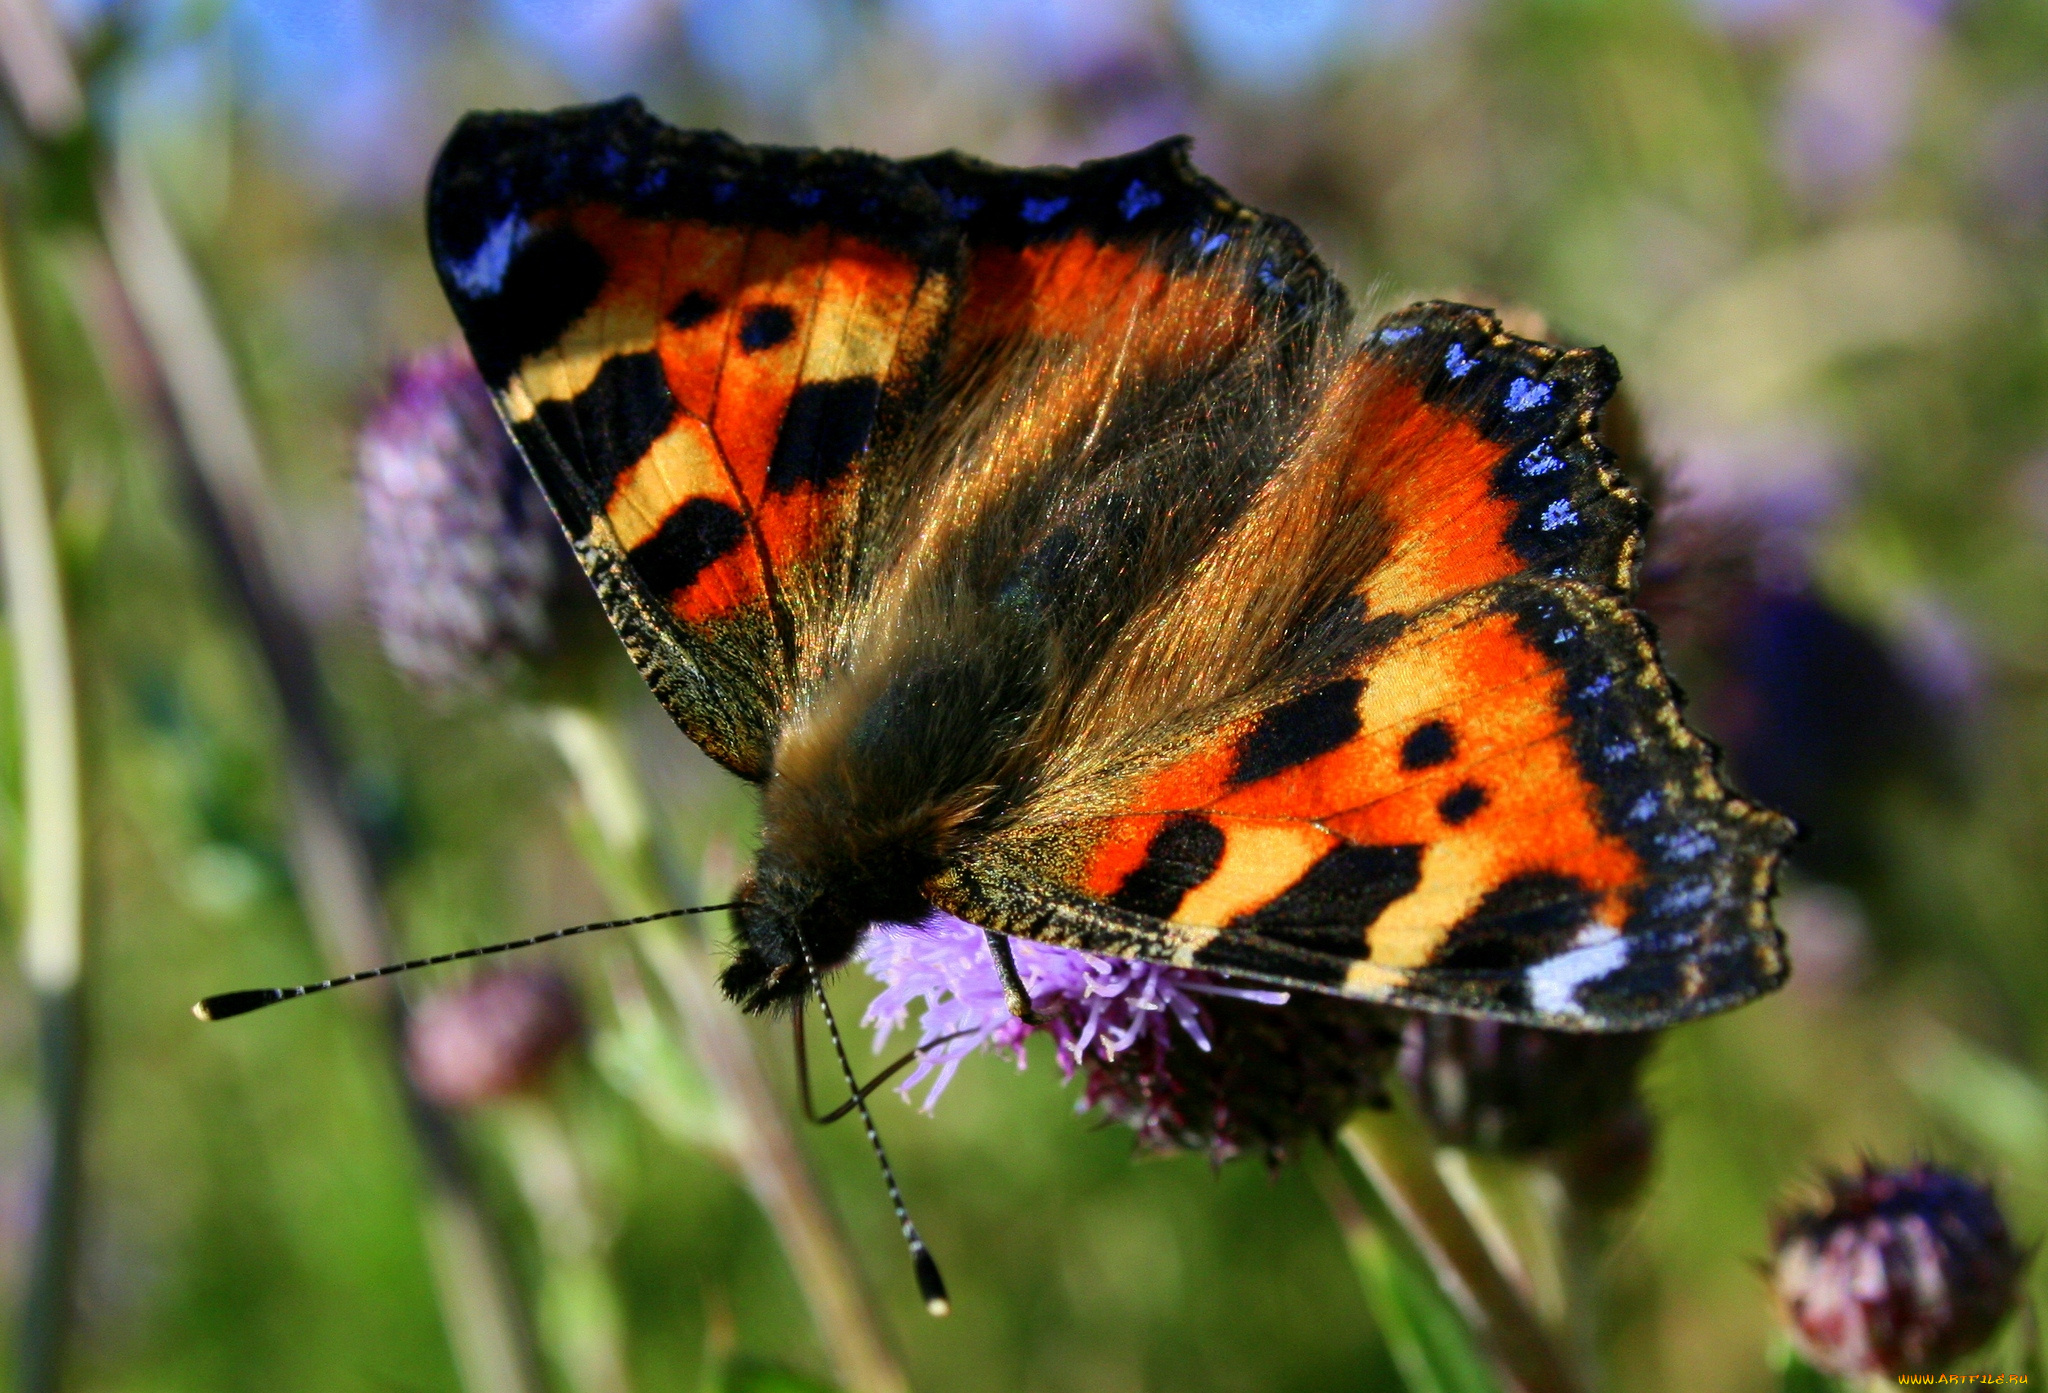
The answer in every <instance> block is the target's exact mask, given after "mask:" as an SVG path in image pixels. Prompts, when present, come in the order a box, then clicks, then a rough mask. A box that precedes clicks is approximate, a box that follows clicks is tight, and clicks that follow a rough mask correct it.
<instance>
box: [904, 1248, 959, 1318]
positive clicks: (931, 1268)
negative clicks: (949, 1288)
mask: <svg viewBox="0 0 2048 1393" xmlns="http://www.w3.org/2000/svg"><path fill="white" fill-rule="evenodd" d="M913 1265H914V1266H915V1267H916V1269H917V1294H918V1295H919V1296H922V1297H923V1298H924V1308H925V1310H926V1311H928V1312H930V1313H931V1314H932V1315H935V1316H947V1315H951V1314H952V1313H953V1303H952V1302H951V1301H950V1300H948V1299H947V1296H946V1281H945V1278H943V1277H941V1276H939V1265H938V1263H936V1262H934V1261H932V1255H931V1250H930V1249H928V1248H925V1247H923V1246H922V1245H920V1246H919V1248H918V1250H917V1255H916V1257H915V1259H914V1260H913Z"/></svg>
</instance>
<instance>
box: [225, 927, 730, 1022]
mask: <svg viewBox="0 0 2048 1393" xmlns="http://www.w3.org/2000/svg"><path fill="white" fill-rule="evenodd" d="M731 908H733V906H732V905H729V904H702V905H694V906H692V907H691V908H689V909H664V910H662V911H661V912H660V913H658V914H636V915H634V916H633V917H632V918H631V919H605V920H602V921H600V922H599V923H595V924H576V925H574V926H572V927H570V928H566V929H553V930H550V931H549V932H547V933H544V934H535V935H534V936H533V937H532V938H517V939H514V940H512V941H511V942H510V943H489V944H486V945H484V946H483V947H481V948H463V949H459V950H457V951H456V952H453V953H436V954H435V955H434V956H433V957H431V958H414V959H413V960H412V961H411V962H403V963H387V964H386V965H385V966H383V967H373V968H370V969H368V970H367V971H364V972H351V973H349V974H348V975H347V976H345V977H329V978H328V979H327V980H326V981H324V982H308V983H306V984H305V985H304V986H299V987H257V988H255V989H254V990H251V991H241V992H222V993H221V994H220V995H219V996H209V997H207V998H206V999H205V1000H204V1001H200V1002H198V1003H196V1004H194V1006H193V1007H192V1014H193V1015H195V1016H197V1017H199V1019H200V1020H202V1021H224V1020H226V1019H227V1018H228V1017H229V1016H240V1015H245V1014H247V1013H248V1012H250V1011H257V1010H261V1009H262V1008H263V1007H265V1006H275V1005H276V1004H277V1003H278V1002H280V1001H291V1000H293V999H294V998H296V997H301V996H315V995H318V994H319V993H321V992H328V991H333V990H334V989H335V988H336V987H345V986H347V985H349V983H351V982H367V981H369V980H370V979H371V978H372V977H395V976H396V975H398V974H399V973H401V972H411V971H413V970H415V969H417V968H422V967H439V966H440V965H441V964H442V963H456V962H461V961H462V960H463V959H465V958H484V957H489V956H490V955H491V954H493V953H509V952H511V951H512V950H513V949H515V948H532V947H536V946H538V945H539V944H542V943H553V942H554V941H555V940H556V939H558V938H574V937H575V936H576V935H577V934H588V933H596V932H597V931H598V930H600V929H625V928H631V927H632V926H633V925H635V924H652V923H653V922H654V921H655V920H657V919H677V918H681V917H682V916H683V915H685V914H710V913H712V912H713V911H715V910H720V909H731Z"/></svg>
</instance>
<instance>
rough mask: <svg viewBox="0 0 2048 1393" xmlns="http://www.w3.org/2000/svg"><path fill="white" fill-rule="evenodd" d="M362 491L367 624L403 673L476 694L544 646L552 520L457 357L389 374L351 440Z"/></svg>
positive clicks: (441, 353) (454, 350)
mask: <svg viewBox="0 0 2048 1393" xmlns="http://www.w3.org/2000/svg"><path fill="white" fill-rule="evenodd" d="M356 486H357V493H358V495H359V497H360V498H361V500H362V508H363V534H364V535H363V544H364V572H363V574H364V584H365V588H366V590H367V592H368V598H369V605H370V614H371V617H372V618H373V619H374V620H375V622H376V626H377V632H378V635H379V636H380V637H381V638H382V640H383V643H384V651H385V652H386V653H387V654H388V655H389V656H390V658H391V661H392V662H393V664H395V665H396V666H397V667H398V668H399V670H400V671H402V672H404V673H405V674H406V675H407V676H408V677H410V678H412V679H413V680H414V681H416V682H419V683H420V684H421V685H423V686H426V687H430V688H443V689H453V688H460V687H465V686H475V685H477V684H479V683H480V682H482V681H485V680H487V679H488V678H489V677H490V676H491V675H492V672H493V670H494V669H495V668H496V667H497V666H498V665H500V664H501V663H502V661H503V659H504V658H505V657H506V656H507V655H509V654H510V653H511V652H513V651H515V650H517V649H520V648H528V649H531V648H536V647H538V646H540V645H541V644H542V643H543V642H544V641H545V640H546V638H547V614H546V609H545V604H546V599H547V594H548V591H549V590H550V589H551V588H552V586H553V584H554V579H555V573H556V570H557V563H556V555H557V548H558V547H559V546H560V543H559V541H558V540H557V538H556V535H555V534H556V528H555V524H554V520H553V519H552V518H550V517H549V516H548V509H547V503H546V502H545V500H543V499H542V497H541V495H540V491H539V489H537V488H536V487H535V486H534V484H533V481H532V479H530V478H529V477H528V476H527V472H526V467H525V466H524V465H523V464H521V463H520V460H519V455H518V452H517V451H516V450H515V449H514V448H513V445H512V441H511V438H510V437H509V436H507V435H506V433H505V428H504V426H503V425H502V424H500V423H499V421H498V418H497V413H496V412H495V411H494V410H493V409H492V407H491V399H490V395H489V393H488V392H487V391H486V390H485V388H484V383H483V379H482V377H480V376H479V375H478V374H477V370H476V368H475V366H474V365H472V364H471V362H470V359H469V355H468V354H467V353H466V352H464V351H463V350H462V349H461V348H460V347H451V348H444V349H436V350H432V351H430V352H426V353H422V354H419V355H417V356H415V357H413V358H409V359H406V360H405V361H403V362H401V363H399V364H398V365H397V366H396V367H395V368H394V369H393V370H392V374H391V385H390V389H389V390H388V391H387V392H386V393H385V395H384V397H383V399H382V400H381V401H379V402H378V404H377V405H376V406H375V408H373V409H372V411H371V412H370V415H369V418H368V420H367V421H366V422H365V423H364V425H363V429H362V434H361V435H360V436H359V437H358V440H357V443H356Z"/></svg>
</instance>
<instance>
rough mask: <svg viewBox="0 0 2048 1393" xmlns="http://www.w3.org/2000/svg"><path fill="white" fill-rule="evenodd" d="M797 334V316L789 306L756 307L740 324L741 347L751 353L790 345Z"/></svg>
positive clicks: (750, 310) (748, 312)
mask: <svg viewBox="0 0 2048 1393" xmlns="http://www.w3.org/2000/svg"><path fill="white" fill-rule="evenodd" d="M795 332H796V316H795V315H793V314H791V313H790V312H789V308H788V306H786V305H755V306H753V307H752V308H751V309H749V310H748V311H747V317H746V318H745V319H744V320H742V321H741V322H740V347H741V348H744V349H745V350H746V351H747V352H749V353H760V352H763V351H764V350H766V349H770V348H773V347H775V345H777V344H778V343H788V342H789V336H790V335H791V334H794V333H795Z"/></svg>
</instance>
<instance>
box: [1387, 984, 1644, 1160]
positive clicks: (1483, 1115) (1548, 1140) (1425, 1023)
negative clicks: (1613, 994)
mask: <svg viewBox="0 0 2048 1393" xmlns="http://www.w3.org/2000/svg"><path fill="white" fill-rule="evenodd" d="M1655 1041H1656V1036H1655V1035H1654V1034H1633V1035H1579V1034H1570V1033H1567V1032H1565V1031H1561V1030H1542V1029H1538V1028H1537V1027H1534V1026H1521V1025H1504V1024H1502V1023H1501V1022H1499V1021H1477V1020H1466V1019H1464V1018H1463V1017H1459V1016H1430V1015H1417V1016H1411V1017H1410V1018H1409V1020H1408V1025H1407V1029H1406V1031H1405V1032H1404V1033H1403V1036H1402V1040H1401V1058H1400V1070H1401V1077H1402V1078H1403V1079H1405V1080H1406V1081H1407V1084H1408V1087H1409V1089H1410V1090H1411V1091H1412V1092H1413V1093H1414V1095H1415V1100H1416V1104H1417V1105H1418V1106H1419V1107H1420V1108H1421V1109H1422V1114H1423V1116H1424V1117H1425V1118H1426V1119H1427V1120H1428V1122H1429V1125H1430V1127H1431V1129H1432V1130H1433V1131H1434V1132H1435V1133H1436V1135H1437V1138H1438V1139H1439V1140H1440V1141H1443V1142H1444V1143H1446V1144H1447V1145H1451V1146H1469V1147H1476V1148H1478V1149H1480V1150H1483V1151H1497V1152H1502V1153H1505V1154H1508V1155H1527V1154H1529V1153H1532V1152H1537V1151H1548V1150H1551V1149H1553V1148H1557V1147H1561V1146H1565V1145H1567V1144H1569V1143H1571V1142H1573V1141H1576V1140H1577V1139H1579V1138H1580V1137H1583V1136H1587V1135H1589V1134H1592V1133H1595V1132H1597V1131H1599V1130H1601V1129H1602V1128H1604V1127H1605V1126H1607V1125H1608V1124H1609V1123H1610V1122H1612V1121H1613V1120H1614V1119H1615V1118H1616V1117H1617V1116H1618V1115H1620V1114H1622V1113H1625V1112H1627V1111H1628V1110H1629V1109H1630V1108H1631V1107H1632V1106H1633V1105H1634V1103H1635V1101H1636V1075H1637V1073H1638V1071H1639V1069H1640V1067H1641V1065H1642V1062H1643V1060H1644V1059H1645V1058H1646V1057H1647V1056H1648V1054H1649V1052H1650V1047H1651V1045H1652V1044H1654V1043H1655Z"/></svg>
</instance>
